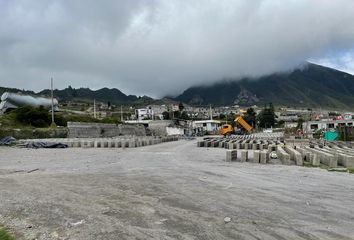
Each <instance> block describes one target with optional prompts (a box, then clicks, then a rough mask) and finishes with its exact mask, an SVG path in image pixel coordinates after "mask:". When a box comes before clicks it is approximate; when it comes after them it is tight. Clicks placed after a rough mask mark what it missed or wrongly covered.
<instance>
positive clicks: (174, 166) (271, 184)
mask: <svg viewBox="0 0 354 240" xmlns="http://www.w3.org/2000/svg"><path fill="white" fill-rule="evenodd" d="M224 159H225V149H217V148H209V149H207V148H197V147H196V141H195V140H194V141H186V140H182V141H179V142H171V143H164V144H160V145H154V146H148V147H142V148H136V149H129V148H127V149H97V148H96V149H95V148H90V149H75V148H71V149H39V150H33V149H30V150H29V149H18V148H0V224H3V225H5V226H7V227H8V228H10V230H12V231H13V232H15V233H16V236H17V237H18V239H77V240H79V239H80V240H81V239H83V240H90V239H92V240H94V239H120V240H121V239H213V240H214V239H218V240H222V239H279V240H280V239H284V240H285V239H286V240H289V239H318V240H325V239H342V240H348V239H354V175H353V174H348V173H338V172H327V171H326V170H322V169H317V168H305V167H296V166H282V165H260V164H252V163H237V162H233V163H227V162H224V161H223V160H224ZM225 217H229V218H231V221H230V222H229V223H225V221H224V218H225Z"/></svg>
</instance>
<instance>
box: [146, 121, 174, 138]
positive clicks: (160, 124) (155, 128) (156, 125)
mask: <svg viewBox="0 0 354 240" xmlns="http://www.w3.org/2000/svg"><path fill="white" fill-rule="evenodd" d="M173 125H174V124H173V121H170V120H162V121H151V122H150V123H149V129H150V131H151V133H152V135H155V136H166V135H167V130H166V128H167V127H172V126H173Z"/></svg>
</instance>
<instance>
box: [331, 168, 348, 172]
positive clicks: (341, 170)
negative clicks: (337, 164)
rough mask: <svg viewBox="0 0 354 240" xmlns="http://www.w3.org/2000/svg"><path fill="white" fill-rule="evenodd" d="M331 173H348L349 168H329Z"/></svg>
mask: <svg viewBox="0 0 354 240" xmlns="http://www.w3.org/2000/svg"><path fill="white" fill-rule="evenodd" d="M327 170H328V171H329V172H348V169H347V168H328V169H327Z"/></svg>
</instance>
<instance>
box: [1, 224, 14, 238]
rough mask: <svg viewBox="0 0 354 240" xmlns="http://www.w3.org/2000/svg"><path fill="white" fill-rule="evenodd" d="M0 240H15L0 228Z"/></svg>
mask: <svg viewBox="0 0 354 240" xmlns="http://www.w3.org/2000/svg"><path fill="white" fill-rule="evenodd" d="M0 240H15V238H14V237H13V236H11V234H10V233H9V232H8V231H6V229H4V228H2V227H0Z"/></svg>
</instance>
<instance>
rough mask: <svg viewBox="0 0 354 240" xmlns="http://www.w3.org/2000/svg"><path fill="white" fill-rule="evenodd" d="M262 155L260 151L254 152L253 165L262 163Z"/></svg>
mask: <svg viewBox="0 0 354 240" xmlns="http://www.w3.org/2000/svg"><path fill="white" fill-rule="evenodd" d="M260 155H261V152H260V151H254V152H253V159H252V162H253V163H259V162H260Z"/></svg>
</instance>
